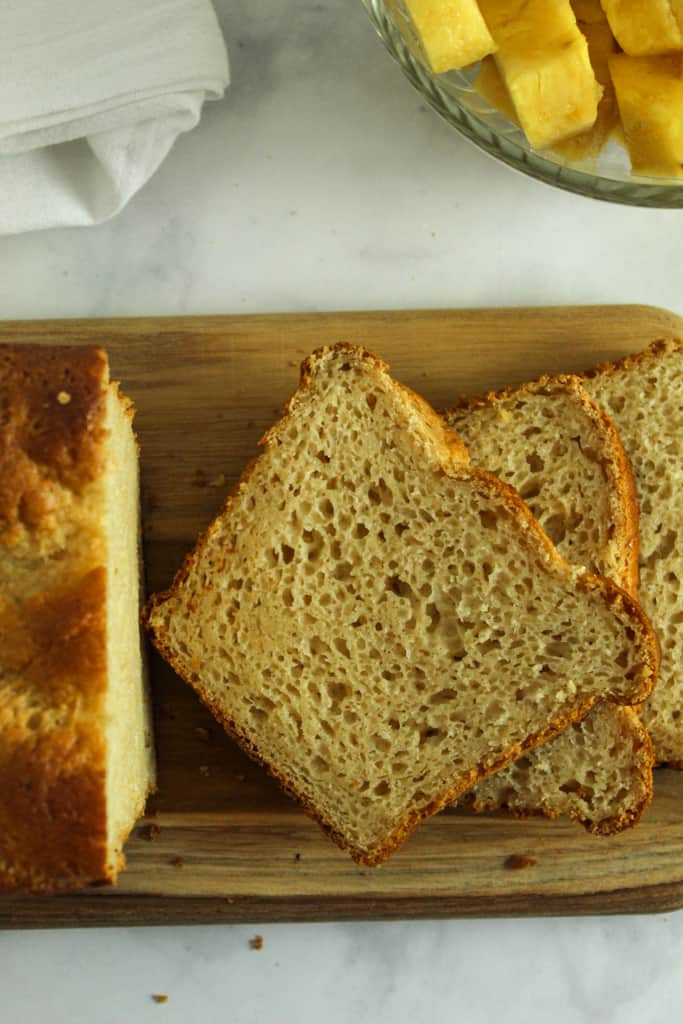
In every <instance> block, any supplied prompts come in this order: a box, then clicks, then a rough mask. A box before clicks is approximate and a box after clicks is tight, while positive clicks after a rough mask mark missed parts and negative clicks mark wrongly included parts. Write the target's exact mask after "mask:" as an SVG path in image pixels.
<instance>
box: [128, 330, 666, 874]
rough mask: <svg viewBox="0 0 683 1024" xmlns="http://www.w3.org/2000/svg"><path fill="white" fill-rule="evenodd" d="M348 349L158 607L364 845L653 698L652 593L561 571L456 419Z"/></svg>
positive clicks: (249, 474) (332, 820)
mask: <svg viewBox="0 0 683 1024" xmlns="http://www.w3.org/2000/svg"><path fill="white" fill-rule="evenodd" d="M387 369H388V368H387V366H386V365H385V364H384V363H383V362H382V361H381V360H380V359H378V358H377V357H375V356H373V355H371V354H370V353H368V352H365V351H363V350H361V349H357V348H354V347H351V346H347V345H341V346H337V347H336V348H334V349H331V350H329V349H321V350H320V351H318V352H317V353H315V354H314V355H313V356H312V357H310V358H309V359H308V360H306V361H305V363H304V364H303V367H302V376H301V382H300V385H299V388H298V390H297V391H296V393H295V394H294V396H293V397H292V399H290V401H289V403H288V406H287V411H286V414H285V416H284V417H283V418H282V419H281V420H280V421H279V422H278V423H277V424H276V425H275V426H274V427H273V428H272V429H271V430H270V431H269V432H268V433H267V434H266V436H265V438H264V439H263V444H264V452H263V454H262V455H261V456H260V457H259V458H257V459H256V460H255V461H254V462H253V463H252V464H251V465H250V466H249V468H248V469H247V470H246V471H245V473H244V475H243V476H242V478H241V480H240V481H239V483H238V485H237V487H236V490H235V491H234V493H233V494H232V495H231V496H230V497H229V498H228V501H227V503H226V504H225V506H224V508H223V509H222V511H221V512H220V513H219V515H218V516H217V518H216V519H215V520H214V522H213V523H212V524H211V526H210V527H209V528H208V530H207V531H206V533H205V534H204V535H203V536H202V537H201V538H200V539H199V542H198V544H197V547H196V548H195V550H194V552H193V553H192V554H191V555H190V556H189V558H188V559H187V560H186V562H185V564H184V566H183V567H182V569H181V570H180V572H179V573H178V575H177V576H176V579H175V582H174V583H173V586H172V587H171V589H170V590H169V591H167V592H166V593H162V594H159V595H158V596H156V597H154V598H152V600H151V603H150V604H149V605H148V609H147V613H146V617H147V621H148V624H149V627H150V629H151V633H152V637H153V640H154V642H155V644H156V645H157V647H158V649H159V650H160V652H161V653H162V654H163V655H164V657H166V658H167V659H168V660H169V661H170V663H171V664H172V665H173V666H174V667H175V669H176V670H177V671H178V672H179V674H180V675H181V676H182V677H183V678H184V679H185V680H187V682H189V683H190V684H191V685H192V686H193V687H194V688H195V690H196V691H197V692H198V693H199V695H200V697H201V698H202V699H203V700H204V701H205V703H206V704H207V705H208V706H209V708H211V710H212V711H213V713H214V714H215V716H216V718H217V719H218V720H219V721H221V722H222V723H223V724H224V725H225V727H226V729H227V730H228V731H229V732H230V733H232V735H233V736H234V737H235V738H236V739H237V740H238V741H239V742H240V743H241V744H242V746H243V747H244V749H245V750H246V751H248V753H250V754H251V756H252V757H254V758H255V759H256V760H257V761H260V762H262V763H263V764H265V765H267V766H268V768H269V769H270V771H271V772H272V774H273V775H274V776H275V778H277V779H279V781H280V782H281V783H282V785H283V786H284V788H285V789H286V790H288V791H289V792H290V793H291V794H292V795H294V796H296V797H298V798H299V799H300V800H301V802H302V803H303V804H304V806H305V807H306V808H307V809H308V811H309V812H310V813H311V814H312V815H313V816H314V817H316V818H317V819H318V820H319V821H320V822H321V823H322V824H323V826H324V827H325V829H326V830H327V831H328V832H329V833H330V834H331V835H332V837H333V838H334V839H335V840H336V841H337V842H338V843H339V844H340V845H341V846H344V847H347V848H348V849H349V850H350V852H351V854H352V856H353V857H354V858H355V859H356V860H358V861H360V862H363V863H365V864H370V865H372V864H377V863H379V862H380V861H382V860H383V859H384V858H386V857H387V856H388V854H389V853H390V852H391V851H392V850H393V849H394V848H395V847H396V846H398V845H399V843H400V842H402V840H403V839H404V838H405V837H406V836H407V835H408V833H409V832H410V831H411V830H412V829H413V828H414V827H415V826H416V825H417V823H418V822H419V821H420V820H421V819H422V818H424V817H426V816H427V815H429V814H433V813H434V812H435V811H438V810H440V809H441V808H442V807H444V806H445V805H446V804H448V803H450V802H451V801H452V800H453V799H455V798H456V797H457V796H458V795H459V794H460V793H461V792H463V791H464V790H466V789H468V788H469V787H470V786H471V785H473V784H474V783H475V782H477V781H478V780H479V779H481V778H482V777H484V776H485V775H487V774H489V773H490V772H492V771H495V770H496V769H498V768H501V767H502V766H503V765H505V764H506V763H508V762H509V761H510V760H512V759H513V758H515V757H518V756H519V755H520V754H522V753H523V752H524V751H525V750H526V749H528V748H530V747H533V746H534V745H536V744H538V743H540V742H542V741H544V740H546V739H549V738H550V737H551V736H552V735H554V734H556V733H557V732H558V731H559V730H561V729H563V728H566V727H567V726H568V725H569V724H570V723H571V722H572V721H574V720H576V719H578V718H580V717H581V716H583V715H585V714H587V712H588V711H589V710H590V709H591V707H592V706H593V704H594V703H595V702H596V701H597V700H598V699H600V698H607V699H610V700H614V701H617V702H628V703H632V702H634V701H637V700H640V699H642V698H644V697H645V696H646V695H647V693H649V691H650V688H651V686H652V684H653V681H654V678H655V674H656V668H657V647H656V642H655V639H654V636H653V633H652V631H651V629H650V626H649V624H648V622H647V620H646V619H645V617H644V615H643V613H642V612H641V610H640V608H639V607H638V605H637V604H636V603H635V602H634V601H633V600H632V598H630V597H629V596H628V595H626V594H625V593H623V592H622V591H620V590H618V589H617V588H616V587H615V586H614V584H612V583H610V582H608V581H606V580H604V579H601V578H600V577H596V576H592V575H588V574H582V572H581V570H579V569H577V568H576V567H574V566H570V565H569V564H568V563H566V562H565V561H564V560H563V559H562V558H561V557H560V555H559V554H558V553H557V551H556V550H555V548H554V547H553V546H552V544H551V543H550V541H549V540H548V539H547V537H546V536H545V534H544V533H543V532H542V531H541V529H540V528H539V526H538V524H537V523H536V520H535V519H534V518H533V516H532V515H531V513H530V512H529V510H528V509H527V507H526V506H525V505H524V504H523V503H522V502H521V501H520V499H519V497H518V495H517V494H516V493H515V492H514V491H513V490H512V489H511V488H509V487H507V486H506V485H504V484H502V483H501V482H500V481H499V480H498V479H496V478H495V477H493V476H491V475H490V474H487V473H483V472H480V471H479V470H472V469H470V468H469V467H468V460H467V453H466V450H465V449H464V447H463V446H462V444H461V442H460V440H459V439H458V438H457V437H456V435H455V434H452V433H451V432H450V431H448V430H447V428H446V427H445V424H444V423H443V420H442V419H441V418H440V417H438V416H437V415H436V413H434V411H433V410H432V409H431V408H430V407H429V406H428V405H427V404H426V403H425V402H423V401H422V400H421V399H420V398H418V396H417V395H415V394H413V393H412V392H411V391H409V390H408V389H406V388H404V387H402V386H401V385H399V384H397V383H395V382H394V381H393V380H392V379H391V378H390V377H389V375H388V372H387Z"/></svg>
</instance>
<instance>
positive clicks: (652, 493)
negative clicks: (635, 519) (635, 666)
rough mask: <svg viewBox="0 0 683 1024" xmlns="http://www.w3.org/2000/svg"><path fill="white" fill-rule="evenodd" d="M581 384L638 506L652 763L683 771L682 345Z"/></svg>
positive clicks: (602, 369) (664, 347) (612, 366)
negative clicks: (613, 431)
mask: <svg viewBox="0 0 683 1024" xmlns="http://www.w3.org/2000/svg"><path fill="white" fill-rule="evenodd" d="M584 384H585V387H586V388H587V390H588V391H589V392H590V394H591V395H592V397H593V398H594V399H595V401H596V402H597V403H598V404H599V405H600V406H602V408H603V409H605V411H606V412H607V413H608V415H609V416H610V417H611V418H612V420H613V421H614V423H615V425H616V427H617V430H618V431H619V435H620V437H621V440H622V442H623V445H624V448H625V450H626V454H627V455H628V457H629V459H630V462H631V466H632V468H633V476H634V478H635V483H636V491H637V495H638V501H639V504H640V585H639V594H640V600H641V602H642V605H643V608H644V609H645V611H646V613H647V614H648V615H649V616H650V618H651V621H652V624H653V625H654V627H655V630H656V632H657V635H658V637H659V641H660V644H661V649H662V665H661V675H660V681H659V683H658V684H657V687H656V689H655V691H654V693H653V694H652V697H651V698H650V699H649V700H648V702H647V704H646V705H645V707H644V708H643V709H642V711H641V716H642V719H643V721H644V723H645V725H646V726H647V728H648V730H649V732H650V736H651V738H652V745H653V747H654V754H655V760H656V761H657V762H658V763H666V764H669V765H671V766H674V767H676V768H683V675H682V674H681V665H683V596H682V595H681V586H682V585H683V554H682V551H681V528H682V524H683V340H666V341H658V342H655V343H654V344H653V345H652V346H651V347H650V348H649V349H648V350H647V351H645V352H642V353H640V354H639V355H634V356H629V357H627V358H626V359H623V360H621V362H618V363H606V364H603V365H602V366H598V367H596V368H595V369H594V370H591V371H589V372H588V373H587V374H586V377H585V379H584Z"/></svg>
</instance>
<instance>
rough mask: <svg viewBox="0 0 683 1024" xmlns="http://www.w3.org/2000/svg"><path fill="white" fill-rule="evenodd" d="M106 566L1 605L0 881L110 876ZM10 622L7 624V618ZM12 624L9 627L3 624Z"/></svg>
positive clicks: (39, 885) (36, 886)
mask: <svg viewBox="0 0 683 1024" xmlns="http://www.w3.org/2000/svg"><path fill="white" fill-rule="evenodd" d="M105 588H106V574H105V570H104V568H103V567H100V568H96V569H93V570H91V571H90V572H88V573H86V575H85V576H83V577H82V578H80V579H77V580H75V581H73V582H69V583H67V584H66V585H64V586H62V587H59V588H58V589H55V590H53V591H51V592H48V593H39V594H37V595H34V596H33V597H31V598H30V599H29V600H28V601H26V602H21V601H19V600H15V601H12V602H9V601H8V600H7V599H4V600H3V601H2V603H0V633H1V634H2V635H3V636H5V637H8V638H10V640H11V639H12V638H16V639H15V642H14V643H11V644H8V645H7V647H5V646H4V645H3V649H2V652H1V653H0V675H2V677H3V684H4V685H3V700H2V706H1V707H0V738H1V743H0V780H1V782H2V796H1V798H0V887H16V886H21V887H26V888H29V889H32V890H52V889H57V888H60V889H61V888H75V887H80V886H82V885H84V884H86V883H88V882H92V881H107V880H110V877H111V871H110V867H109V866H108V864H107V828H106V821H107V817H106V805H105V779H104V773H105V749H104V735H103V732H102V730H101V729H99V728H98V723H97V717H98V715H99V716H102V715H103V712H104V694H105V684H106V657H105V651H106V633H105V630H106V623H105ZM8 620H9V622H8ZM7 625H9V627H10V628H7V629H6V628H5V627H6V626H7Z"/></svg>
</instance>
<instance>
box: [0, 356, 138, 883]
mask: <svg viewBox="0 0 683 1024" xmlns="http://www.w3.org/2000/svg"><path fill="white" fill-rule="evenodd" d="M132 419H133V410H132V407H131V404H130V403H129V402H128V401H127V400H126V399H125V398H124V397H123V396H122V395H121V394H120V393H119V390H118V386H117V385H116V384H112V383H110V382H109V370H108V364H107V357H106V355H105V353H104V352H102V351H101V350H99V349H94V348H51V347H38V346H17V347H13V346H0V637H2V643H1V644H0V888H4V889H8V888H24V889H30V890H35V891H51V890H60V889H73V888H80V887H82V886H85V885H88V884H93V883H105V882H113V881H114V880H115V878H116V873H117V871H118V870H119V869H120V868H121V867H122V865H123V862H124V860H123V854H122V852H121V851H122V846H123V843H124V842H125V839H126V837H127V836H128V833H129V832H130V830H131V827H132V826H133V823H134V822H135V819H136V818H137V817H138V815H139V814H140V813H141V812H142V810H143V807H144V804H145V798H146V796H147V794H148V792H149V791H150V789H151V788H152V787H153V785H154V755H153V747H152V727H151V720H150V712H149V704H148V701H147V694H146V688H145V682H144V673H143V662H142V646H141V636H140V627H139V603H140V598H139V594H140V560H139V533H140V531H139V517H138V458H137V446H136V442H135V437H134V434H133V429H132Z"/></svg>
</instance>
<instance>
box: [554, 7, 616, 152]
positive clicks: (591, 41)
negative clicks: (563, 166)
mask: <svg viewBox="0 0 683 1024" xmlns="http://www.w3.org/2000/svg"><path fill="white" fill-rule="evenodd" d="M595 3H596V6H598V7H599V4H598V3H597V0H595ZM572 7H573V9H574V12H575V13H576V16H577V23H578V26H579V29H580V31H581V33H582V35H583V36H585V39H586V42H587V43H588V56H589V58H590V62H591V65H592V67H593V71H594V73H595V77H596V79H597V80H598V83H599V84H600V85H601V86H602V97H601V99H600V103H599V104H598V116H597V118H596V119H595V124H594V125H593V127H592V128H589V129H588V131H586V132H581V134H579V135H575V136H574V137H573V138H571V139H565V140H564V141H563V142H560V143H558V145H556V146H555V147H554V148H555V150H556V152H558V153H559V154H560V155H561V156H564V157H567V158H569V159H572V160H582V159H584V158H585V157H590V156H595V155H597V154H598V153H599V152H600V150H601V149H602V147H603V146H604V145H605V143H606V142H607V140H608V139H609V137H610V136H611V135H612V134H613V133H614V129H615V128H616V127H617V125H618V124H619V111H618V108H617V101H616V97H615V95H614V86H613V85H612V78H611V76H610V72H609V59H610V57H611V56H612V55H613V54H615V53H617V50H618V47H617V42H616V39H615V38H614V36H613V35H612V31H611V29H610V27H609V24H608V23H607V19H606V18H605V17H604V15H603V17H602V19H599V18H595V17H593V20H589V21H584V20H583V18H579V12H581V13H582V14H583V15H586V14H587V15H588V16H589V17H592V16H593V13H594V12H591V11H590V9H589V8H588V4H587V3H586V0H583V3H582V2H580V0H572Z"/></svg>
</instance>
